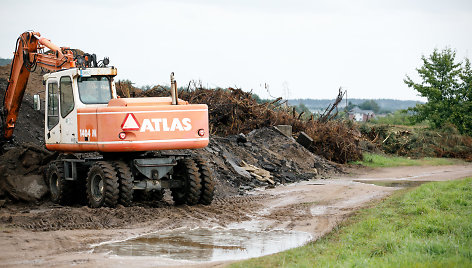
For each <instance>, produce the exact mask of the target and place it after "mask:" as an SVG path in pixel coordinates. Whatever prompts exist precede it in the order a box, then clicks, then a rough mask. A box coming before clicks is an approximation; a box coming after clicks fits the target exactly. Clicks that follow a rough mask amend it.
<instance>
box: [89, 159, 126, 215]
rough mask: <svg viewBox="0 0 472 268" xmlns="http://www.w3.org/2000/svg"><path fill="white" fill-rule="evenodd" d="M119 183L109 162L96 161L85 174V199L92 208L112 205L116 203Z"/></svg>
mask: <svg viewBox="0 0 472 268" xmlns="http://www.w3.org/2000/svg"><path fill="white" fill-rule="evenodd" d="M119 193H120V191H119V183H118V177H117V174H116V171H115V169H114V167H113V165H112V164H111V163H109V162H105V161H98V162H96V163H95V164H93V166H92V167H90V170H89V172H88V176H87V200H88V204H89V206H90V207H92V208H98V207H103V206H107V207H114V206H116V204H117V203H118V198H119Z"/></svg>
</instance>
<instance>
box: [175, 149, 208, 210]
mask: <svg viewBox="0 0 472 268" xmlns="http://www.w3.org/2000/svg"><path fill="white" fill-rule="evenodd" d="M174 179H177V180H182V181H183V182H184V187H183V188H175V189H172V192H171V193H172V199H173V200H174V203H175V204H176V205H182V204H184V203H187V205H190V206H192V205H196V204H198V201H199V200H200V194H201V189H202V186H201V182H200V174H199V171H198V167H197V164H195V162H194V161H193V160H192V159H188V158H186V159H182V160H180V161H179V162H178V164H177V166H175V167H174Z"/></svg>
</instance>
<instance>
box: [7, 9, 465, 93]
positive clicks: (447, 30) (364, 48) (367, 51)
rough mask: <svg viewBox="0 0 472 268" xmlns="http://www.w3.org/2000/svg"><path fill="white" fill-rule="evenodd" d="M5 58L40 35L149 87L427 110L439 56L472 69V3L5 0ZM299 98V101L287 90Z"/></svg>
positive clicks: (122, 77) (119, 74)
mask: <svg viewBox="0 0 472 268" xmlns="http://www.w3.org/2000/svg"><path fill="white" fill-rule="evenodd" d="M0 3H1V6H2V8H1V9H0V25H1V28H0V36H1V40H2V41H1V43H0V57H3V58H11V57H12V54H13V51H14V46H15V41H16V39H17V37H18V36H19V35H20V34H21V33H22V32H24V31H25V30H34V31H38V32H40V33H41V34H42V36H44V37H46V38H48V39H51V41H52V42H53V43H55V44H57V45H59V46H69V47H72V48H79V49H82V50H84V51H85V52H89V53H96V54H97V56H98V57H99V58H103V57H104V56H107V57H110V61H111V65H114V66H116V67H117V68H118V78H119V79H130V80H132V81H133V82H135V83H136V84H137V85H138V86H142V85H147V84H168V83H169V74H170V72H175V74H176V79H177V81H178V82H179V85H180V86H183V85H186V84H187V83H188V82H189V81H190V80H201V81H203V83H204V84H205V85H208V86H210V87H216V86H219V87H240V88H243V89H244V90H247V91H249V90H251V89H252V90H253V92H255V93H257V94H258V95H260V96H261V97H269V96H268V94H267V92H266V90H265V89H264V87H263V85H264V84H265V83H266V84H268V85H269V91H270V94H271V95H272V96H274V97H278V96H281V97H284V98H286V97H287V96H288V97H289V98H334V97H335V96H336V95H337V91H338V88H339V86H342V87H343V88H344V89H347V90H348V96H349V97H350V98H395V99H415V100H419V99H421V98H420V97H418V96H417V94H416V92H415V91H413V90H412V89H409V88H408V87H406V85H405V84H404V83H403V79H404V78H405V75H406V74H409V75H412V77H416V76H415V75H414V74H415V73H416V71H415V68H417V67H419V66H420V65H421V60H420V57H421V55H423V54H425V55H429V54H430V53H431V52H432V51H433V49H434V48H438V49H442V48H445V47H450V48H452V49H456V50H457V56H458V59H463V58H464V57H468V58H471V56H472V55H471V53H472V51H471V50H472V35H471V34H470V32H471V29H472V1H470V0H464V1H461V0H448V1H445V0H444V1H438V0H421V1H420V0H418V1H407V0H400V1H375V0H372V1H367V0H366V1H349V0H345V1H309V0H306V1H304V0H292V1H280V0H279V1H277V0H272V1H269V0H261V1H257V0H253V1H249V0H239V1H236V0H235V1H222V0H219V1H217V0H203V1H190V0H174V1H151V0H148V1H138V0H136V1H122V0H117V1H112V0H106V1H92V0H82V1H52V0H49V1H48V0H46V1H19V0H12V1H10V0H0ZM287 89H288V90H287Z"/></svg>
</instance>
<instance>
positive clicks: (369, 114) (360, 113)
mask: <svg viewBox="0 0 472 268" xmlns="http://www.w3.org/2000/svg"><path fill="white" fill-rule="evenodd" d="M374 117H375V113H374V111H372V110H362V109H360V108H359V107H354V109H352V110H351V111H349V119H350V120H355V121H358V122H367V121H369V120H370V119H372V118H374Z"/></svg>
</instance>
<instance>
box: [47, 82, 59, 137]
mask: <svg viewBox="0 0 472 268" xmlns="http://www.w3.org/2000/svg"><path fill="white" fill-rule="evenodd" d="M57 123H59V98H58V95H57V84H56V83H49V84H48V129H49V130H51V129H52V128H53V127H54V126H56V125H57Z"/></svg>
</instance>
